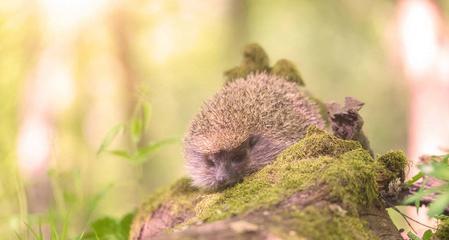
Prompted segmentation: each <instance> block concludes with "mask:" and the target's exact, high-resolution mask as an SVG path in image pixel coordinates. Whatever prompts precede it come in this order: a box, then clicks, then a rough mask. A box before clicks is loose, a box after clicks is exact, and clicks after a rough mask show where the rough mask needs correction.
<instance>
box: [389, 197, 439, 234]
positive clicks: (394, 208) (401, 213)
mask: <svg viewBox="0 0 449 240" xmlns="http://www.w3.org/2000/svg"><path fill="white" fill-rule="evenodd" d="M384 201H385V203H387V205H388V207H389V208H391V209H393V210H395V211H396V212H397V213H399V214H400V215H401V216H402V217H403V218H404V220H405V221H406V222H407V224H408V225H409V227H410V228H411V229H412V230H413V232H415V233H416V231H415V229H413V227H412V226H411V225H410V223H409V222H408V221H407V219H409V220H411V221H413V222H415V223H417V224H419V225H421V226H424V227H426V228H431V229H433V230H436V228H435V227H432V226H429V225H426V224H424V223H421V222H419V221H418V220H415V219H413V218H411V217H409V216H407V215H406V214H404V213H403V212H401V211H400V210H399V209H398V208H397V207H396V206H394V205H392V204H390V203H389V202H388V201H387V200H386V199H384Z"/></svg>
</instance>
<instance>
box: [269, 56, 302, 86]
mask: <svg viewBox="0 0 449 240" xmlns="http://www.w3.org/2000/svg"><path fill="white" fill-rule="evenodd" d="M271 73H272V74H274V75H277V76H281V77H283V78H285V79H286V80H287V81H290V82H294V83H297V84H298V85H299V86H304V81H303V80H302V78H301V75H300V74H299V72H298V70H297V69H296V66H295V65H294V64H293V63H292V62H291V61H289V60H287V59H281V60H279V61H277V62H276V64H274V66H273V68H272V69H271Z"/></svg>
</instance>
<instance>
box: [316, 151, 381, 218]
mask: <svg viewBox="0 0 449 240" xmlns="http://www.w3.org/2000/svg"><path fill="white" fill-rule="evenodd" d="M378 171H379V167H378V165H377V164H375V162H374V161H373V159H372V158H371V156H370V155H369V153H368V152H367V151H366V150H364V149H360V148H359V149H356V150H353V151H350V152H347V153H344V154H342V155H341V156H340V158H339V163H338V164H331V165H329V168H328V169H327V170H326V171H325V172H323V174H322V175H321V178H320V180H321V181H323V182H325V183H326V185H327V186H328V188H329V189H330V191H331V194H330V196H331V197H335V198H336V199H338V201H339V202H342V203H343V206H344V207H345V208H346V209H347V210H349V211H352V212H353V213H356V212H357V208H359V207H367V206H369V205H370V204H372V203H373V202H374V201H375V200H376V199H377V198H378V190H377V182H376V176H377V172H378Z"/></svg>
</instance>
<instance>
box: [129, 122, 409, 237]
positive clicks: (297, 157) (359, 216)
mask: <svg viewBox="0 0 449 240" xmlns="http://www.w3.org/2000/svg"><path fill="white" fill-rule="evenodd" d="M405 166H406V159H405V156H404V154H403V153H402V152H390V153H387V154H384V155H383V156H380V157H378V158H376V159H373V158H372V157H371V156H370V154H369V153H368V152H367V151H366V150H364V149H363V148H362V146H361V145H360V144H359V143H358V142H355V141H345V140H341V139H338V138H336V137H334V136H332V135H329V134H328V133H326V132H324V131H321V130H318V129H316V128H311V129H309V131H308V133H307V136H306V137H305V138H304V139H302V140H301V141H299V142H298V143H296V144H294V145H292V146H291V147H289V148H288V149H286V150H285V151H284V152H283V153H281V154H280V155H279V157H278V158H277V159H276V161H274V162H273V163H272V164H270V165H268V166H266V167H264V168H263V169H261V170H260V171H258V172H256V173H254V174H252V175H250V176H248V177H246V178H245V179H244V180H243V181H242V182H241V183H239V184H237V185H235V186H233V187H230V188H228V189H225V190H223V191H221V192H204V191H202V190H199V189H197V188H195V187H192V186H191V181H190V180H189V179H187V178H183V179H180V180H179V181H177V182H176V183H175V184H173V185H172V186H171V187H169V188H167V189H165V190H162V191H160V192H157V193H155V194H154V195H153V196H152V197H151V198H150V199H149V200H148V201H147V202H146V203H145V204H143V205H142V207H141V208H140V210H139V211H138V213H137V214H136V217H135V219H134V222H133V225H132V228H131V233H130V239H133V240H136V239H138V240H142V239H402V238H401V236H400V233H399V231H398V230H397V229H396V227H395V226H394V225H393V223H392V221H391V220H390V218H389V216H388V214H387V212H386V210H385V208H386V206H385V205H384V203H383V201H382V200H381V197H380V196H381V194H380V193H381V192H382V191H386V190H387V188H389V187H391V185H392V183H394V182H397V181H398V180H399V181H401V180H403V176H404V175H403V174H404V173H403V171H404V168H405Z"/></svg>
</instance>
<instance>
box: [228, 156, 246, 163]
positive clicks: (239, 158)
mask: <svg viewBox="0 0 449 240" xmlns="http://www.w3.org/2000/svg"><path fill="white" fill-rule="evenodd" d="M243 160H245V157H244V156H241V155H240V156H236V157H234V158H232V160H231V161H232V163H241V162H243Z"/></svg>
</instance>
